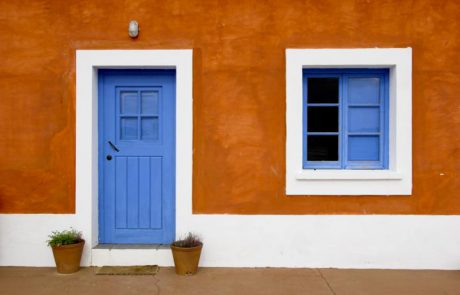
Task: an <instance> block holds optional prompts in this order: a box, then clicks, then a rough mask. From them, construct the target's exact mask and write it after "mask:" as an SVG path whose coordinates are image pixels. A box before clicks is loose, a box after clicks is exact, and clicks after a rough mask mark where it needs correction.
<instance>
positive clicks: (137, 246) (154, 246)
mask: <svg viewBox="0 0 460 295" xmlns="http://www.w3.org/2000/svg"><path fill="white" fill-rule="evenodd" d="M93 249H108V250H112V249H153V250H160V249H169V244H98V245H96V246H94V247H93Z"/></svg>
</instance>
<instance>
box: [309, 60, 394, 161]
mask: <svg viewBox="0 0 460 295" xmlns="http://www.w3.org/2000/svg"><path fill="white" fill-rule="evenodd" d="M327 77H328V78H333V77H334V78H335V77H337V78H338V79H339V99H338V101H337V104H334V103H335V101H332V102H331V101H325V103H323V102H322V101H321V100H320V99H319V98H315V97H313V98H312V97H309V95H310V96H318V94H317V93H315V92H313V94H312V93H311V91H308V85H309V81H312V80H308V79H309V78H310V79H314V78H327ZM388 84H389V83H388V70H387V69H315V70H305V71H304V99H303V102H304V103H303V105H304V108H303V118H304V121H303V167H304V169H387V168H388V117H389V114H388V108H389V107H388V87H389V86H388ZM325 93H327V90H326V91H325ZM318 97H319V96H318ZM309 101H314V102H315V103H314V104H312V103H309ZM335 105H338V114H337V115H338V120H339V124H338V126H339V128H338V130H337V131H338V132H337V133H333V132H325V131H330V130H322V129H327V127H326V126H327V125H328V124H329V125H330V122H325V121H324V120H325V118H331V116H329V117H327V116H321V113H326V112H325V111H326V108H327V107H329V108H331V107H333V106H335ZM319 107H322V108H323V109H322V110H319ZM315 112H316V113H318V114H320V115H316V116H317V117H319V118H320V119H318V120H317V121H318V122H312V120H309V116H310V119H311V117H312V115H314V114H315ZM329 114H331V112H329ZM334 114H335V113H334ZM328 120H330V119H328ZM312 123H314V125H316V126H313V127H312V126H311V125H312ZM309 124H310V125H309ZM322 124H324V126H322ZM318 126H319V127H318ZM335 134H337V135H338V144H337V145H334V143H332V144H331V141H330V140H329V141H328V140H327V139H328V138H327V137H329V139H332V137H331V136H333V135H335ZM321 140H322V141H323V142H329V144H328V147H329V148H331V147H332V148H335V147H337V149H338V151H337V152H338V153H339V156H338V160H337V161H323V160H321V158H320V157H319V158H318V159H319V160H318V159H315V158H313V159H312V156H311V154H312V153H311V152H312V148H313V149H314V148H315V144H316V145H318V143H317V142H318V141H321ZM320 143H321V142H320ZM320 147H321V145H320ZM309 149H310V152H309Z"/></svg>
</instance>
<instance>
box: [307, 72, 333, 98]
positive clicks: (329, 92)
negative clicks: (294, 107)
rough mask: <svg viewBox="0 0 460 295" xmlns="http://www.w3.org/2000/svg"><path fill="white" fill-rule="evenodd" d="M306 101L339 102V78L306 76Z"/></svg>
mask: <svg viewBox="0 0 460 295" xmlns="http://www.w3.org/2000/svg"><path fill="white" fill-rule="evenodd" d="M308 103H339V78H308Z"/></svg>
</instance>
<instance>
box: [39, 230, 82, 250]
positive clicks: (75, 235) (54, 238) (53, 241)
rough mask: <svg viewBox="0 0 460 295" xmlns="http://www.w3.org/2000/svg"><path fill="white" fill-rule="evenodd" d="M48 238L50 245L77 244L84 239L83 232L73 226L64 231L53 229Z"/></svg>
mask: <svg viewBox="0 0 460 295" xmlns="http://www.w3.org/2000/svg"><path fill="white" fill-rule="evenodd" d="M48 238H49V240H48V241H46V242H47V243H48V246H50V247H55V246H63V245H70V244H77V243H79V242H81V241H82V237H81V232H79V231H77V230H75V229H73V228H71V229H68V230H63V231H53V232H52V233H51V234H50V235H49V236H48Z"/></svg>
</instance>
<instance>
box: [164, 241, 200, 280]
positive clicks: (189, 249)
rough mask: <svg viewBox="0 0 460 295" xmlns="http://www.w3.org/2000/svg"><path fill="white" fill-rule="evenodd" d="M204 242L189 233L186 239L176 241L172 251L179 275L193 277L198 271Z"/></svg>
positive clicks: (172, 245)
mask: <svg viewBox="0 0 460 295" xmlns="http://www.w3.org/2000/svg"><path fill="white" fill-rule="evenodd" d="M202 248H203V242H202V241H201V239H200V237H198V236H197V235H195V234H193V233H188V234H187V235H186V236H185V238H183V239H179V240H177V241H174V242H173V243H172V244H171V250H172V254H173V258H174V265H175V267H176V274H178V275H193V274H195V273H196V272H197V271H198V263H199V261H200V255H201V249H202Z"/></svg>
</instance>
